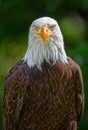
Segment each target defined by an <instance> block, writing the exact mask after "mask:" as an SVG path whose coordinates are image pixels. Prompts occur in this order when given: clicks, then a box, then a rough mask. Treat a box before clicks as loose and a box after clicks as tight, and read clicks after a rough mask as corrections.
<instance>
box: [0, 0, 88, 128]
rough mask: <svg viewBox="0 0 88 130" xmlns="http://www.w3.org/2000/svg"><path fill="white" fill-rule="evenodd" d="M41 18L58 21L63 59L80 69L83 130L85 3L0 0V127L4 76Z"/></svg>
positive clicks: (87, 112) (85, 124) (87, 48)
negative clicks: (34, 25) (31, 29)
mask: <svg viewBox="0 0 88 130" xmlns="http://www.w3.org/2000/svg"><path fill="white" fill-rule="evenodd" d="M42 16H50V17H52V18H55V19H56V20H57V21H58V23H59V25H60V28H61V31H62V33H63V36H64V42H65V50H66V52H67V55H68V56H70V57H72V58H73V59H74V60H75V61H76V62H77V63H78V64H79V65H80V67H81V69H82V73H83V79H84V90H85V109H84V115H83V118H82V120H81V122H80V123H79V125H78V130H87V129H88V88H87V87H88V0H0V108H1V111H0V123H1V115H2V98H3V88H4V80H5V75H6V74H7V72H8V71H9V69H10V68H11V67H12V66H13V65H14V64H15V63H16V62H17V61H19V60H20V59H21V58H22V57H23V56H24V53H25V51H26V49H27V37H28V31H29V26H30V24H31V22H32V21H33V20H35V19H36V18H39V17H42ZM0 126H1V124H0Z"/></svg>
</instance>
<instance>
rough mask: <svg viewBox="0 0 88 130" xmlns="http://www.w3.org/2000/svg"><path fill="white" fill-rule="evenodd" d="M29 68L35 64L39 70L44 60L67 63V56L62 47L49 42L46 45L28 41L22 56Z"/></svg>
mask: <svg viewBox="0 0 88 130" xmlns="http://www.w3.org/2000/svg"><path fill="white" fill-rule="evenodd" d="M23 60H24V61H25V62H27V64H28V66H29V67H30V68H32V67H34V66H37V67H38V68H39V69H40V70H41V65H42V63H43V62H44V61H46V62H47V63H49V64H51V63H52V65H54V64H55V63H56V62H57V61H60V62H62V63H64V64H65V63H67V56H66V53H65V50H64V48H63V47H62V48H61V47H60V48H58V46H57V45H55V44H53V43H52V42H50V43H49V44H47V45H43V44H41V43H38V42H36V43H35V44H34V45H33V43H32V45H31V44H30V43H29V45H28V49H27V51H26V54H25V56H24V58H23Z"/></svg>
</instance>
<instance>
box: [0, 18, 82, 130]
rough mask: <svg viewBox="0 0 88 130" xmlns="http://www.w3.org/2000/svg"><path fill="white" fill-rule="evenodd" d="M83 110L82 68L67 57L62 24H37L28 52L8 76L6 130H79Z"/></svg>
mask: <svg viewBox="0 0 88 130" xmlns="http://www.w3.org/2000/svg"><path fill="white" fill-rule="evenodd" d="M83 108H84V90H83V78H82V73H81V69H80V67H79V65H78V64H77V63H75V62H74V61H73V60H72V59H71V58H70V57H67V55H66V52H65V50H64V42H63V36H62V33H61V31H60V28H59V25H58V23H57V22H56V21H55V20H54V19H52V18H49V17H42V18H39V19H37V20H35V21H33V23H32V24H31V26H30V30H29V37H28V49H27V51H26V53H25V55H24V57H23V58H22V60H21V61H19V62H18V63H17V64H16V65H15V66H14V67H13V68H12V69H11V70H10V71H9V73H8V74H7V76H6V80H5V89H4V101H3V116H2V117H3V121H2V122H3V130H77V124H78V122H79V121H80V119H81V117H82V114H83Z"/></svg>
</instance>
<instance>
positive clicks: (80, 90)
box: [68, 58, 84, 122]
mask: <svg viewBox="0 0 88 130" xmlns="http://www.w3.org/2000/svg"><path fill="white" fill-rule="evenodd" d="M68 61H69V64H70V66H72V71H73V74H74V80H75V89H76V99H75V101H76V112H77V121H78V122H79V121H80V120H81V118H82V116H83V111H84V84H83V77H82V72H81V68H80V66H79V65H78V64H77V63H76V62H74V61H73V60H72V59H71V58H69V59H68Z"/></svg>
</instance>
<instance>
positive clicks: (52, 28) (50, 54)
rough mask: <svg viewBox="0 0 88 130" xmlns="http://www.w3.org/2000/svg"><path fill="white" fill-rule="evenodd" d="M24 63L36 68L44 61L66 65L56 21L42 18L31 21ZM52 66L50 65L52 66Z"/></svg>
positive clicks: (61, 38)
mask: <svg viewBox="0 0 88 130" xmlns="http://www.w3.org/2000/svg"><path fill="white" fill-rule="evenodd" d="M23 59H24V61H25V62H27V64H28V66H29V67H34V66H37V67H38V68H39V69H41V64H42V63H43V61H46V62H47V63H49V64H50V61H52V63H53V64H55V63H56V61H61V62H63V63H67V56H66V53H65V50H64V42H63V36H62V33H61V31H60V27H59V25H58V23H57V21H56V20H54V19H52V18H50V17H42V18H39V19H36V20H34V21H33V23H32V24H31V26H30V29H29V37H28V49H27V51H26V54H25V56H24V58H23ZM53 64H52V65H53Z"/></svg>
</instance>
